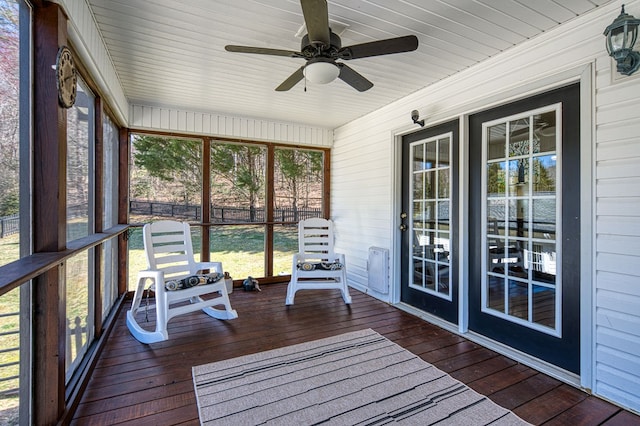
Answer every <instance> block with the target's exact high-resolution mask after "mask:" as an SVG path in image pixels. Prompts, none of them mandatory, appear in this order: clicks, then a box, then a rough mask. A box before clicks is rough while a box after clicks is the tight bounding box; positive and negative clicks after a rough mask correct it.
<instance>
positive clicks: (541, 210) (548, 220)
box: [532, 197, 556, 240]
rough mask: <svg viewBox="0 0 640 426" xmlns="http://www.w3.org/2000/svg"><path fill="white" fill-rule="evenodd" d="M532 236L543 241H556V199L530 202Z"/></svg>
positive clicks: (537, 199)
mask: <svg viewBox="0 0 640 426" xmlns="http://www.w3.org/2000/svg"><path fill="white" fill-rule="evenodd" d="M532 203H533V208H532V220H533V223H532V225H533V236H534V238H540V239H545V240H549V239H551V240H555V239H556V199H555V198H548V197H545V198H535V199H533V201H532Z"/></svg>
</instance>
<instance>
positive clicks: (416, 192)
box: [413, 172, 425, 200]
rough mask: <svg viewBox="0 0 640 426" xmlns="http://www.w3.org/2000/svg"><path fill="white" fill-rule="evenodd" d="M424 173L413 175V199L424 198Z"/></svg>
mask: <svg viewBox="0 0 640 426" xmlns="http://www.w3.org/2000/svg"><path fill="white" fill-rule="evenodd" d="M424 185H425V183H424V173H422V172H420V173H416V174H414V175H413V199H414V200H422V199H423V198H424V189H425V188H424Z"/></svg>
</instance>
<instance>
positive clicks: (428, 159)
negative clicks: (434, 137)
mask: <svg viewBox="0 0 640 426" xmlns="http://www.w3.org/2000/svg"><path fill="white" fill-rule="evenodd" d="M425 153H426V156H425V168H426V169H434V168H436V165H437V157H436V141H431V142H427V143H426V144H425Z"/></svg>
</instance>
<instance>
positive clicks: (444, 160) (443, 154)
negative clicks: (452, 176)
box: [438, 138, 450, 167]
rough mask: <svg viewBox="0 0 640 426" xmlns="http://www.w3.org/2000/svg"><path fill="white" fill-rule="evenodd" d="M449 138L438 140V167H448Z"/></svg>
mask: <svg viewBox="0 0 640 426" xmlns="http://www.w3.org/2000/svg"><path fill="white" fill-rule="evenodd" d="M449 145H450V141H449V138H445V139H440V140H439V141H438V167H449V149H450V147H449Z"/></svg>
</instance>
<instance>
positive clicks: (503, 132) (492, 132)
mask: <svg viewBox="0 0 640 426" xmlns="http://www.w3.org/2000/svg"><path fill="white" fill-rule="evenodd" d="M486 139H487V160H495V159H498V158H504V157H505V155H506V154H505V143H506V140H507V124H506V123H501V124H497V125H495V126H491V127H489V128H488V129H487V134H486Z"/></svg>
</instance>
